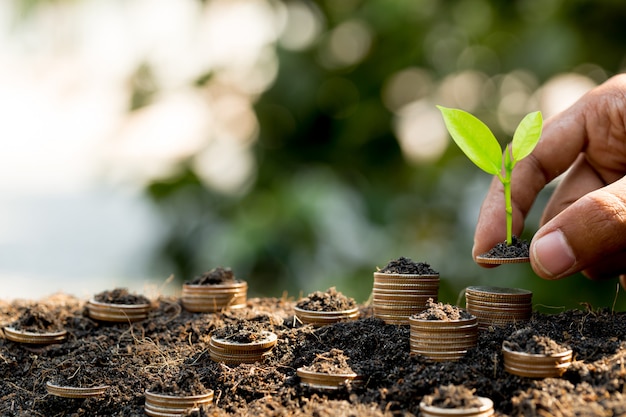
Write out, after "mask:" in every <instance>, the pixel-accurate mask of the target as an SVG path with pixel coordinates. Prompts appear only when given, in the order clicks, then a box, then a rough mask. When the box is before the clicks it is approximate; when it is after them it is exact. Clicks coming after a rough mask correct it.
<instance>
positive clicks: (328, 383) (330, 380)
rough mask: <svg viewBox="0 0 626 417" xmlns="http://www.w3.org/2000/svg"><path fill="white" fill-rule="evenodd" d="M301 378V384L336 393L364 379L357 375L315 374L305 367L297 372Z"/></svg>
mask: <svg viewBox="0 0 626 417" xmlns="http://www.w3.org/2000/svg"><path fill="white" fill-rule="evenodd" d="M296 373H297V375H298V376H299V377H300V384H301V385H304V386H306V387H308V388H311V389H317V390H322V391H325V390H328V391H334V390H338V389H341V388H343V387H345V386H346V385H347V384H348V383H358V382H360V380H362V379H363V377H362V376H359V375H357V374H355V373H347V374H344V373H326V372H315V371H311V370H308V369H306V368H305V367H301V368H298V369H297V371H296Z"/></svg>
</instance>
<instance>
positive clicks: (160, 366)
mask: <svg viewBox="0 0 626 417" xmlns="http://www.w3.org/2000/svg"><path fill="white" fill-rule="evenodd" d="M152 298H153V299H154V301H153V305H154V309H153V310H152V311H151V312H150V315H149V317H148V318H147V319H146V320H143V321H139V322H133V323H100V322H97V321H95V320H92V319H90V318H89V316H88V315H87V314H86V312H85V304H86V300H82V299H77V298H74V297H69V296H64V295H54V296H51V297H48V298H45V299H41V300H37V301H33V302H29V301H17V300H16V301H12V302H6V301H0V327H1V326H5V325H7V324H9V323H12V322H14V321H15V320H17V319H18V318H19V317H20V316H21V315H22V314H23V312H24V311H26V310H29V311H31V312H33V313H51V314H53V315H54V316H56V317H58V318H59V320H60V322H61V323H62V325H63V327H64V328H65V329H66V330H67V331H68V336H67V338H66V340H65V341H64V342H62V343H57V344H51V345H46V346H37V345H26V344H21V343H16V342H12V341H9V340H7V339H5V338H1V337H0V376H1V378H0V415H1V416H7V417H14V416H20V417H21V416H72V417H83V416H141V415H143V413H144V403H145V396H144V393H145V391H146V389H148V388H150V387H152V386H154V385H155V384H158V383H162V384H170V383H171V382H172V381H175V382H176V381H178V379H179V377H180V375H181V372H182V371H184V370H189V371H193V372H194V373H195V374H196V375H197V377H198V380H199V382H200V383H201V384H202V385H204V387H205V388H206V389H212V390H214V392H215V397H214V402H213V404H211V405H203V406H202V407H201V408H200V412H196V413H199V414H195V415H204V416H209V415H210V416H215V417H222V416H245V415H263V416H270V417H273V416H284V415H290V416H291V415H293V416H298V417H301V416H302V417H303V416H311V415H318V416H323V417H325V416H354V415H358V416H366V417H380V416H389V417H390V416H416V415H419V403H420V401H421V400H422V399H423V398H424V396H426V395H430V394H432V393H433V392H434V390H435V388H438V387H441V386H446V385H450V384H452V385H456V386H463V387H465V388H467V389H469V390H475V395H477V396H481V397H487V398H491V399H492V400H493V402H494V404H495V408H496V413H497V415H498V416H545V415H555V416H559V417H570V416H571V417H574V416H587V415H624V414H625V413H626V395H625V394H624V392H625V390H626V372H624V364H625V363H626V343H625V342H624V340H626V313H622V312H620V313H612V312H611V311H610V310H570V311H565V312H562V313H560V314H555V315H545V314H540V313H534V314H533V316H532V318H531V320H530V322H529V323H525V324H524V327H530V328H532V329H534V330H535V331H537V334H540V335H543V336H546V337H549V338H551V339H552V340H554V341H555V342H557V343H559V344H562V345H568V346H570V347H571V348H572V350H573V351H574V356H575V358H576V360H575V361H574V362H573V363H572V364H571V366H569V367H568V369H567V371H566V372H565V373H564V374H563V377H562V378H546V379H538V380H535V379H529V378H524V377H519V376H516V375H512V374H509V373H508V372H506V371H505V370H504V365H503V359H502V353H501V349H502V342H503V341H505V340H507V339H508V338H509V337H510V336H511V335H512V334H513V333H514V332H515V331H516V330H519V329H520V327H518V326H515V325H509V326H506V327H493V328H490V329H487V330H484V331H481V332H479V334H478V342H477V346H476V347H475V348H472V349H469V350H468V352H467V354H466V355H465V356H463V357H462V358H461V359H459V360H458V361H456V362H432V361H430V360H428V359H426V358H425V357H423V356H420V355H411V354H410V340H409V339H410V331H409V326H408V325H407V326H395V325H385V324H384V322H383V321H382V320H380V319H377V318H374V317H373V316H372V309H371V307H370V306H367V305H366V306H360V309H361V315H360V318H359V319H357V320H351V321H345V322H339V323H334V324H331V325H327V326H322V327H318V328H314V327H312V326H308V325H302V324H301V323H300V322H299V321H298V320H296V319H295V318H294V310H293V308H294V305H295V300H290V299H287V298H286V297H285V298H251V299H249V300H248V302H247V306H246V308H242V309H237V310H230V311H225V312H221V313H202V314H194V313H191V312H188V311H186V310H185V309H183V308H182V305H181V302H180V299H178V298H175V297H152ZM252 324H255V325H256V324H258V325H259V326H260V328H262V329H263V330H267V331H271V332H273V333H275V334H276V335H277V337H278V341H277V343H276V346H275V347H274V348H273V349H272V350H271V352H270V353H269V354H268V355H267V357H266V358H265V359H264V361H263V362H258V363H254V364H240V365H225V364H222V363H216V362H214V361H213V360H211V357H210V351H209V343H210V340H211V334H213V332H215V331H216V330H218V329H221V328H224V327H226V326H229V325H232V326H243V327H244V328H247V327H245V326H248V325H252ZM332 349H339V350H341V351H342V352H343V355H345V357H346V358H349V359H346V361H347V363H348V364H349V365H350V368H351V369H352V370H353V371H354V372H355V373H357V374H359V375H362V376H363V380H362V383H361V384H352V385H348V386H346V387H345V388H343V389H340V390H337V391H333V392H321V391H320V392H317V391H315V390H311V389H307V388H304V387H302V386H301V384H300V380H299V377H298V376H297V373H296V371H297V369H298V368H299V367H301V366H307V365H311V364H312V363H313V362H314V361H315V359H316V358H317V357H318V356H319V355H321V354H323V353H325V352H328V351H330V350H332ZM77 369H80V371H79V374H80V372H83V371H87V372H86V375H93V376H94V381H93V382H97V384H102V385H108V386H109V387H110V388H109V389H107V391H106V393H105V394H104V395H102V396H100V397H96V398H89V399H67V398H59V397H55V396H53V395H49V394H48V393H47V391H46V382H48V381H50V380H53V379H55V378H56V377H58V376H59V375H60V374H63V375H67V377H71V376H72V373H73V372H75V371H76V370H77ZM79 374H77V376H76V377H78V375H79ZM96 376H97V378H96ZM177 383H178V382H177ZM555 410H556V411H555Z"/></svg>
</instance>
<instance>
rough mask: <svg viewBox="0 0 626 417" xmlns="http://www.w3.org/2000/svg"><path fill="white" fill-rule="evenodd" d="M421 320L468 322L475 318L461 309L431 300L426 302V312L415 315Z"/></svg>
mask: <svg viewBox="0 0 626 417" xmlns="http://www.w3.org/2000/svg"><path fill="white" fill-rule="evenodd" d="M414 317H415V318H417V319H419V320H442V321H452V320H467V319H471V318H472V317H473V316H472V315H471V314H470V313H468V312H467V311H465V310H463V309H462V308H460V307H457V306H453V305H451V304H444V303H437V302H435V301H433V299H432V298H429V299H428V301H426V310H424V311H421V312H420V313H418V314H416V315H414Z"/></svg>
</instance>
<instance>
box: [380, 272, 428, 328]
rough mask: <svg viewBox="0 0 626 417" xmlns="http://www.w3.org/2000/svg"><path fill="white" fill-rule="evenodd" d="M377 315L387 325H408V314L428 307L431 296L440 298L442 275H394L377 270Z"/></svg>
mask: <svg viewBox="0 0 626 417" xmlns="http://www.w3.org/2000/svg"><path fill="white" fill-rule="evenodd" d="M372 293H373V301H372V304H373V307H374V316H375V317H378V318H380V319H382V320H384V321H385V323H387V324H404V325H406V324H409V316H411V315H413V314H417V313H419V312H421V311H422V310H425V309H426V302H427V301H428V299H429V298H432V299H433V300H434V301H436V300H437V297H438V293H439V274H433V275H415V274H395V273H394V274H391V273H382V272H374V289H373V291H372Z"/></svg>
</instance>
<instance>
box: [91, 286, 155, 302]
mask: <svg viewBox="0 0 626 417" xmlns="http://www.w3.org/2000/svg"><path fill="white" fill-rule="evenodd" d="M93 298H94V300H96V301H98V302H100V303H108V304H150V300H148V299H147V298H146V297H144V296H143V295H140V294H131V293H130V292H128V289H126V288H116V289H114V290H111V291H102V292H100V293H98V294H96V295H94V296H93Z"/></svg>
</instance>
